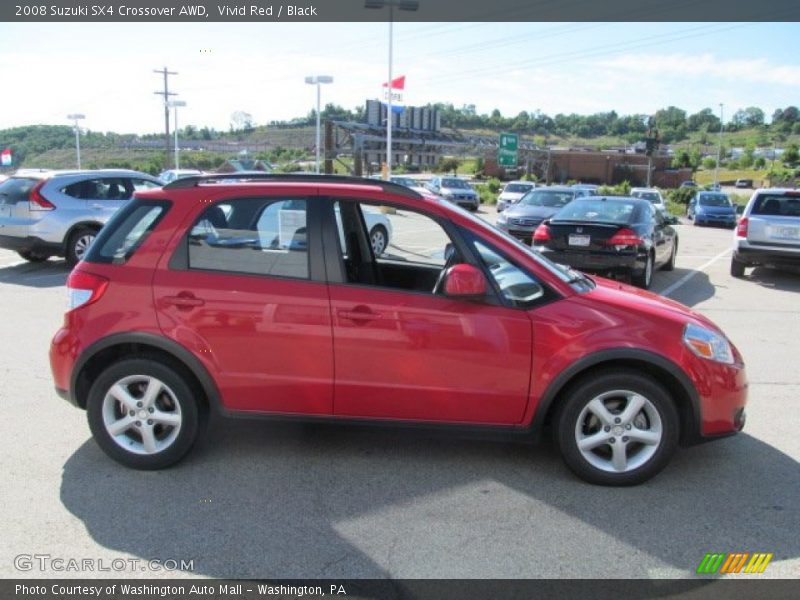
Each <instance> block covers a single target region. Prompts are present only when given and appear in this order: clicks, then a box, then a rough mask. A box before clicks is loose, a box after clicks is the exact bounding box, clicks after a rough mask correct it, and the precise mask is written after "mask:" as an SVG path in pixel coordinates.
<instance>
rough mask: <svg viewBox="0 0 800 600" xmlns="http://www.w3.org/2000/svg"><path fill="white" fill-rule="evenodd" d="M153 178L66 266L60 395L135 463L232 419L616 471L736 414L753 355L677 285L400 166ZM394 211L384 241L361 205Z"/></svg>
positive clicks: (649, 468) (154, 460)
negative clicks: (664, 284) (575, 246)
mask: <svg viewBox="0 0 800 600" xmlns="http://www.w3.org/2000/svg"><path fill="white" fill-rule="evenodd" d="M225 177H226V181H225V182H220V181H215V180H214V179H211V178H207V177H194V178H187V179H181V180H179V181H176V182H174V183H171V184H169V185H166V186H164V188H162V189H157V190H153V191H148V192H143V193H139V194H137V195H136V197H135V199H134V200H133V201H131V202H129V203H128V204H127V205H126V206H125V207H124V208H122V209H121V210H120V211H119V212H118V213H116V215H115V216H114V217H113V218H112V220H111V221H109V223H108V224H107V225H106V226H105V227H104V228H103V229H102V231H101V232H100V233H99V235H98V237H97V239H96V241H95V242H94V244H93V245H92V246H91V248H90V249H89V251H88V253H87V255H86V257H85V258H84V260H83V261H81V262H80V263H79V264H78V265H77V266H76V268H75V270H73V271H72V273H71V274H70V276H69V279H68V282H67V287H68V292H69V298H70V306H69V310H68V311H67V313H66V315H65V319H64V325H63V327H62V328H61V329H59V331H58V332H57V333H56V335H55V337H54V338H53V342H52V346H51V349H50V361H51V365H52V370H53V377H54V379H55V387H56V389H57V391H58V393H59V394H60V395H61V396H63V397H65V398H66V399H68V400H69V401H70V402H72V403H73V404H74V405H76V406H78V407H80V408H83V409H86V412H87V415H88V420H89V426H90V428H91V430H92V433H93V435H94V437H95V439H96V441H97V443H98V444H99V445H100V447H101V448H102V449H103V450H104V451H105V452H106V453H107V454H108V455H109V456H110V457H112V458H114V459H116V460H117V461H119V462H121V463H123V464H125V465H127V466H130V467H135V468H141V469H157V468H162V467H167V466H169V465H171V464H173V463H175V462H177V461H178V460H180V459H181V458H182V457H184V456H185V455H186V453H187V452H188V451H189V450H190V448H191V447H192V445H193V444H194V443H195V440H196V439H197V437H198V435H199V433H200V431H201V429H202V425H203V423H204V421H205V417H206V416H207V414H208V412H209V411H210V410H215V411H219V412H220V413H222V414H223V415H230V416H258V417H263V416H265V415H266V416H272V417H275V418H282V419H311V420H321V419H324V420H333V421H340V422H351V423H352V422H354V421H358V422H363V421H366V420H370V421H380V422H387V421H390V422H403V423H405V424H414V425H420V426H447V427H461V428H468V429H471V430H478V431H484V432H486V431H491V432H500V433H502V434H504V435H508V436H510V437H514V438H523V439H526V440H536V439H537V438H539V437H540V436H541V434H542V431H543V430H544V429H545V428H547V427H550V428H552V430H553V432H554V434H555V439H556V440H557V444H558V446H559V448H560V450H561V453H562V455H563V457H564V460H565V461H566V463H567V465H568V466H569V467H570V468H571V469H572V470H573V471H574V472H575V473H577V474H578V475H579V476H581V477H582V478H584V479H586V480H588V481H590V482H593V483H600V484H608V485H630V484H636V483H639V482H642V481H644V480H646V479H648V478H649V477H652V476H653V475H655V474H656V473H657V472H658V471H660V470H661V469H662V468H663V467H664V466H665V465H666V464H667V462H668V461H669V459H670V457H671V456H672V454H673V453H674V451H675V449H676V447H677V446H678V444H679V443H681V444H684V445H688V444H692V443H695V442H698V441H702V440H708V439H714V438H718V437H722V436H726V435H729V434H733V433H735V432H737V431H739V430H741V429H742V427H743V426H744V421H745V413H744V406H745V401H746V393H747V380H746V376H745V369H744V364H743V361H742V357H741V355H740V354H739V352H738V351H737V350H736V348H735V347H734V346H733V344H732V343H731V342H730V341H729V340H728V339H727V338H726V337H725V335H724V334H723V333H722V331H720V329H719V328H718V327H717V326H716V325H714V324H713V323H712V322H711V321H709V320H708V319H707V318H705V317H704V316H702V315H700V314H698V313H696V312H693V311H692V310H690V309H689V308H687V307H685V306H683V305H681V304H678V303H676V302H673V301H670V300H667V299H665V298H661V297H659V296H656V295H654V294H651V293H648V292H645V291H643V290H637V289H635V288H632V287H629V286H626V285H622V284H619V283H616V282H612V281H608V280H605V279H602V278H599V277H598V278H590V277H588V276H586V275H583V274H581V273H579V272H576V271H573V270H570V269H568V268H566V267H561V266H558V265H556V264H554V263H551V262H550V261H548V260H547V259H545V258H543V257H542V256H541V255H540V254H539V253H538V252H536V251H535V250H533V249H531V248H530V247H526V246H524V245H522V244H520V243H518V242H516V241H514V240H513V239H512V238H510V237H508V236H507V235H506V234H504V233H502V232H500V231H499V230H497V229H495V228H494V227H492V226H490V225H488V224H486V223H485V222H484V221H482V220H480V219H479V218H476V217H474V216H472V215H470V214H469V213H468V212H466V211H464V210H462V209H460V208H458V207H455V206H453V205H452V204H450V203H448V202H445V201H442V200H426V199H424V198H422V197H421V196H420V195H419V194H417V193H416V192H414V191H413V190H409V189H408V188H404V187H402V186H399V185H395V184H391V183H384V182H379V181H369V180H364V179H356V178H336V177H326V176H311V175H309V176H298V175H283V176H280V175H277V176H262V177H258V176H252V175H251V176H248V178H249V180H247V181H245V180H242V181H239V180H236V178H235V176H230V175H226V176H225ZM370 213H371V214H373V215H374V214H376V213H380V214H382V215H385V216H386V218H388V219H390V221H391V225H392V229H393V235H392V239H391V243H390V245H389V246H388V247H387V248H386V249H385V251H384V252H383V253H382V254H381V255H380V256H376V255H375V254H374V252H373V250H372V247H371V245H370V241H369V236H368V230H367V228H366V218H365V215H366V214H370Z"/></svg>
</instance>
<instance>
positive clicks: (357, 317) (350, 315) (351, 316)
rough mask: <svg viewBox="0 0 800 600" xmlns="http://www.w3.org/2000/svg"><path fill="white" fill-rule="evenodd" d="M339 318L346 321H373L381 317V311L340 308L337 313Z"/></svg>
mask: <svg viewBox="0 0 800 600" xmlns="http://www.w3.org/2000/svg"><path fill="white" fill-rule="evenodd" d="M337 314H338V315H339V317H340V318H342V319H347V320H348V321H375V320H376V319H380V318H381V313H376V312H372V311H369V312H367V311H361V310H340V311H338V313H337Z"/></svg>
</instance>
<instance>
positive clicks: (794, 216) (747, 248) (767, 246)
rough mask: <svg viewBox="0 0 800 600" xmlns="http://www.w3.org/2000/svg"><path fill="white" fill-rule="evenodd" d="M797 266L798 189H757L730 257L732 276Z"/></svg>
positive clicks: (799, 263)
mask: <svg viewBox="0 0 800 600" xmlns="http://www.w3.org/2000/svg"><path fill="white" fill-rule="evenodd" d="M760 265H763V266H767V267H777V268H797V267H800V190H789V189H783V188H771V189H759V190H756V191H755V192H753V195H752V196H751V197H750V201H749V202H748V203H747V206H746V207H745V209H744V213H743V214H742V218H741V219H739V225H738V226H737V227H736V236H735V238H734V244H733V256H732V257H731V275H733V276H734V277H742V276H744V270H745V268H746V267H755V266H760Z"/></svg>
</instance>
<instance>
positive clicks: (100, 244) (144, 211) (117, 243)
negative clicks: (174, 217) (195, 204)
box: [85, 201, 169, 264]
mask: <svg viewBox="0 0 800 600" xmlns="http://www.w3.org/2000/svg"><path fill="white" fill-rule="evenodd" d="M168 206H169V204H168V203H167V202H153V201H147V202H131V203H129V204H126V205H125V206H124V207H123V208H122V209H120V210H119V211H117V212H116V213H114V216H113V217H111V219H110V220H109V221H108V223H106V225H105V227H103V229H101V230H100V233H99V234H98V236H97V239H96V240H95V241H94V243H93V244H92V245H91V246H90V247H89V251H88V252H87V255H86V258H85V260H86V261H87V262H99V263H115V264H119V263H124V262H125V261H127V260H128V259H129V258H130V257H131V256H133V254H134V253H135V252H136V250H137V249H138V248H139V247H140V246H141V245H142V244H143V243H144V241H145V240H146V239H147V236H148V235H149V234H150V232H151V231H152V230H153V229H154V228H155V226H156V225H157V224H158V222H159V221H160V220H161V218H162V217H163V216H164V215H165V214H166V212H167V208H168Z"/></svg>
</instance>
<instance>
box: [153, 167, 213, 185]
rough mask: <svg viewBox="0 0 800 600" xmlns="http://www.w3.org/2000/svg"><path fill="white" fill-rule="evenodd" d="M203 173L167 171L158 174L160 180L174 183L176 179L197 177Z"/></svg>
mask: <svg viewBox="0 0 800 600" xmlns="http://www.w3.org/2000/svg"><path fill="white" fill-rule="evenodd" d="M202 174H203V172H202V171H198V170H197V169H167V170H166V171H161V173H159V174H158V178H159V179H160V180H161V181H162V182H164V183H165V184H166V183H172V182H173V181H175V180H176V179H183V178H184V177H197V176H199V175H202Z"/></svg>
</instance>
